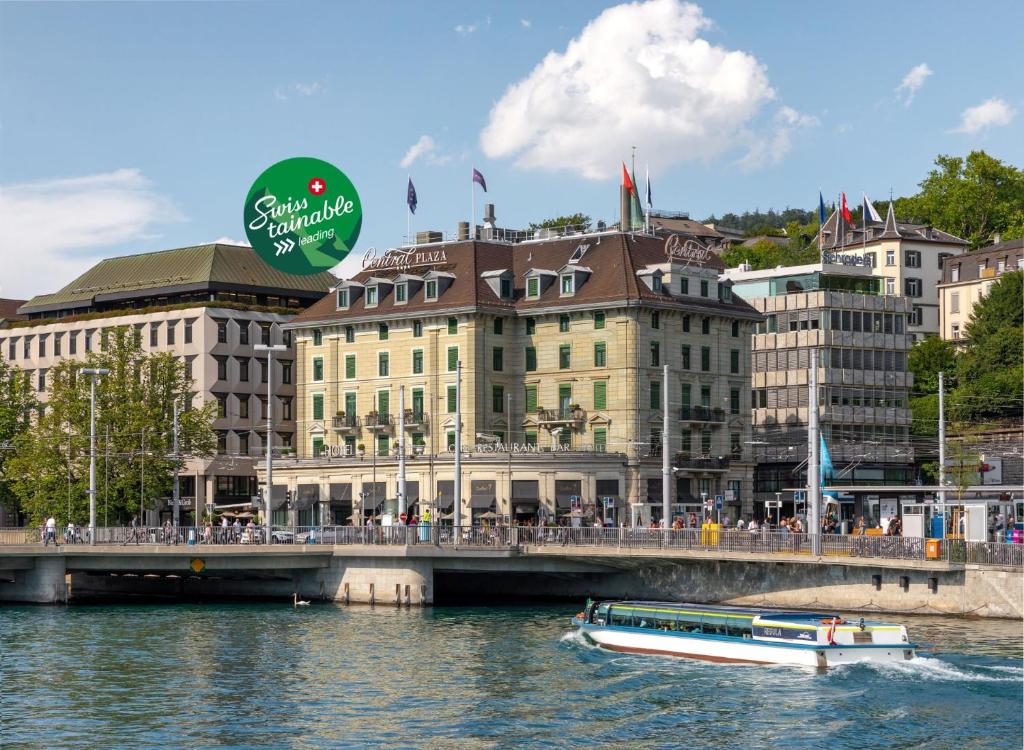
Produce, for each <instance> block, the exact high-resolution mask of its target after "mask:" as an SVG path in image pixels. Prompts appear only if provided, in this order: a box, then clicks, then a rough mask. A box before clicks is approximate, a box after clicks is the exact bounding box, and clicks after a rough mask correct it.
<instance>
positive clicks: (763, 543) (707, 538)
mask: <svg viewBox="0 0 1024 750" xmlns="http://www.w3.org/2000/svg"><path fill="white" fill-rule="evenodd" d="M271 533H272V537H273V542H274V543H275V544H324V545H340V546H344V545H384V546H402V547H405V546H411V545H433V546H438V547H446V548H455V547H459V548H464V549H481V548H484V549H518V550H526V551H530V550H531V549H533V550H536V551H541V550H543V549H545V548H551V547H585V548H599V549H602V550H607V551H608V554H629V553H630V552H631V551H632V550H664V551H666V552H670V551H676V550H678V551H685V550H693V551H698V552H704V553H729V554H736V553H740V554H742V553H749V554H788V555H808V556H810V555H812V543H811V542H812V539H811V536H810V535H809V534H792V533H788V534H787V533H780V532H777V531H757V532H750V531H724V530H721V529H710V528H708V529H669V530H666V529H648V528H597V527H589V526H583V527H578V528H571V527H541V526H511V527H510V526H463V527H458V528H456V527H452V526H427V525H421V526H273V527H272V531H271ZM265 540H266V527H262V526H255V527H245V526H243V527H241V528H235V527H232V526H228V527H222V526H213V527H196V526H180V527H177V528H170V527H166V526H154V527H131V526H126V527H101V528H98V529H96V543H97V544H102V545H124V546H127V545H186V546H188V545H196V546H205V545H263V544H264V543H265ZM44 541H46V540H44V532H43V529H42V528H40V527H18V528H0V546H11V545H41V544H43V543H44ZM928 541H930V540H925V539H921V538H918V537H899V536H852V535H840V534H822V535H821V555H822V556H823V557H828V558H881V559H888V560H938V561H946V562H953V563H971V564H980V565H999V566H1006V567H1018V568H1020V567H1024V544H1005V543H999V542H968V541H963V540H957V539H941V540H937V541H938V545H937V549H935V548H934V546H932V549H931V550H929V545H928V544H927V542H928ZM89 542H90V540H89V531H88V529H86V528H81V527H79V528H78V529H76V530H75V531H74V532H69V531H68V530H66V529H60V528H59V529H57V530H56V533H55V534H54V538H53V539H52V540H49V541H46V543H47V544H51V543H52V544H56V545H62V546H63V545H81V544H89Z"/></svg>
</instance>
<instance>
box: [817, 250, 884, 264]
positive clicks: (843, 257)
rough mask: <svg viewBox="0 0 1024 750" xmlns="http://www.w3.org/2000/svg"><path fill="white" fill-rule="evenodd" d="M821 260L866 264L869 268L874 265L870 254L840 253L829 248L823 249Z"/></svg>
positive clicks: (835, 262)
mask: <svg viewBox="0 0 1024 750" xmlns="http://www.w3.org/2000/svg"><path fill="white" fill-rule="evenodd" d="M821 262H822V263H831V264H833V265H840V266H865V267H867V268H871V267H872V266H873V265H874V264H873V263H872V262H871V256H869V255H860V254H858V253H844V254H839V253H833V252H829V251H828V250H822V251H821Z"/></svg>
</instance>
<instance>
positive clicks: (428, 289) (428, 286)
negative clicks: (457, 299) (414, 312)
mask: <svg viewBox="0 0 1024 750" xmlns="http://www.w3.org/2000/svg"><path fill="white" fill-rule="evenodd" d="M423 299H425V300H426V301H427V302H431V301H432V300H436V299H437V282H436V281H434V280H433V279H431V280H430V281H428V282H427V283H425V284H424V285H423Z"/></svg>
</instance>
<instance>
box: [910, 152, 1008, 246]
mask: <svg viewBox="0 0 1024 750" xmlns="http://www.w3.org/2000/svg"><path fill="white" fill-rule="evenodd" d="M935 166H936V169H933V170H932V171H931V172H929V173H928V176H927V177H925V179H924V180H923V181H922V182H921V183H920V187H921V191H920V192H919V193H918V194H917V195H914V196H911V197H909V198H901V199H900V200H899V201H897V202H896V205H895V208H896V213H897V215H898V216H899V217H900V218H901V219H904V220H907V219H909V220H912V221H916V222H920V223H923V224H929V225H931V226H933V227H937V228H938V229H941V230H943V231H946V232H949V233H951V234H954V235H956V236H958V237H963V238H964V239H965V240H967V241H968V242H970V243H971V247H972V248H977V247H981V246H983V245H986V244H988V243H989V242H991V241H992V237H993V235H994V233H996V232H1001V233H1003V234H1004V236H1005V237H1006V238H1007V239H1008V238H1009V237H1011V236H1017V235H1015V234H1014V231H1016V230H1017V229H1019V230H1024V215H1022V206H1024V171H1021V170H1019V169H1017V168H1016V167H1014V166H1013V165H1011V164H1004V163H1003V162H1002V161H1000V160H999V159H995V158H993V157H991V156H989V155H988V154H986V153H985V152H984V151H972V152H971V153H969V154H968V155H967V156H966V158H964V157H959V156H945V155H942V156H938V157H936V159H935Z"/></svg>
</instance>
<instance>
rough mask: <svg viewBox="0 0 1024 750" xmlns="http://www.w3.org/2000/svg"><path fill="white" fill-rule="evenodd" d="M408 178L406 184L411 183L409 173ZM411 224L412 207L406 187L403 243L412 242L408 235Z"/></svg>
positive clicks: (408, 243) (409, 243) (410, 232)
mask: <svg viewBox="0 0 1024 750" xmlns="http://www.w3.org/2000/svg"><path fill="white" fill-rule="evenodd" d="M408 178H409V181H408V182H407V183H406V185H411V184H412V175H411V174H410V175H408ZM411 224H412V207H411V206H410V205H409V195H408V188H406V196H405V244H406V245H411V244H412V239H411V237H410V235H411V234H412V229H410V225H411Z"/></svg>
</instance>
